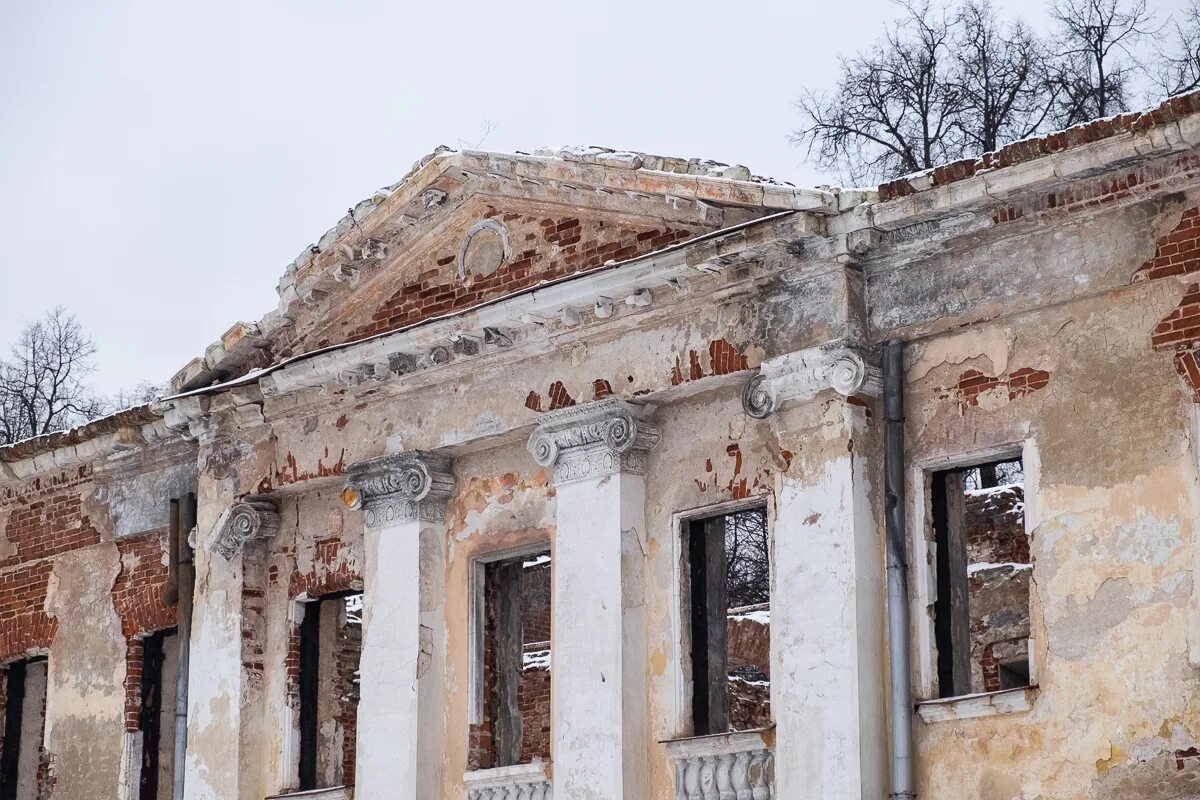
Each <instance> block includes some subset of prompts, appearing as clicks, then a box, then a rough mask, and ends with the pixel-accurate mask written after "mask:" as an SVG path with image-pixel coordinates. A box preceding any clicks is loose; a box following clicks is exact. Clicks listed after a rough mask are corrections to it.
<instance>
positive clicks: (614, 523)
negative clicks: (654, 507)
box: [529, 400, 659, 800]
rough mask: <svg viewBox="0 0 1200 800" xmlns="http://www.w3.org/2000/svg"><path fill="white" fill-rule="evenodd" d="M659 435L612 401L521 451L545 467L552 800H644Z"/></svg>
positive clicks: (573, 417) (572, 413)
mask: <svg viewBox="0 0 1200 800" xmlns="http://www.w3.org/2000/svg"><path fill="white" fill-rule="evenodd" d="M658 438H659V434H658V430H657V428H655V427H653V426H652V425H650V424H649V423H648V422H647V421H646V420H645V419H644V418H643V416H642V415H641V413H640V409H639V408H638V407H636V406H632V405H629V404H627V403H623V402H621V401H617V400H604V401H600V402H597V403H591V404H588V405H586V406H574V407H571V408H565V409H562V410H560V411H555V412H551V413H549V414H546V415H545V416H544V417H542V420H541V423H540V425H539V426H538V429H537V430H536V431H535V432H534V434H533V436H532V437H531V438H530V440H529V450H530V452H531V453H532V454H533V457H534V459H535V460H536V461H537V462H538V463H539V464H541V465H542V466H553V467H554V482H555V486H556V497H557V499H556V506H557V509H558V511H557V530H556V532H555V537H554V569H553V582H554V589H553V602H554V605H553V615H552V619H553V630H552V637H553V644H554V653H553V662H552V667H551V668H552V670H553V672H552V675H553V680H552V682H551V709H552V719H551V736H552V745H551V748H552V758H553V771H554V794H555V796H557V797H566V798H583V797H586V798H589V800H643V798H645V797H646V793H647V789H646V764H645V762H646V713H645V707H646V686H645V671H646V666H645V619H644V607H643V590H642V585H641V577H640V576H641V574H642V569H641V564H640V563H639V562H640V561H641V560H642V559H643V558H644V557H645V556H644V553H643V550H642V546H641V544H640V543H641V542H643V541H644V539H645V530H646V527H645V479H644V478H643V474H644V472H645V453H646V451H647V450H648V449H649V448H651V447H653V446H654V445H655V444H656V443H657V442H658Z"/></svg>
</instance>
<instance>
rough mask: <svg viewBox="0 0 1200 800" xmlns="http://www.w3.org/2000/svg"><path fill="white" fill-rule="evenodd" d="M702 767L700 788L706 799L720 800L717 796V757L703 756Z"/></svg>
mask: <svg viewBox="0 0 1200 800" xmlns="http://www.w3.org/2000/svg"><path fill="white" fill-rule="evenodd" d="M700 760H701V763H702V764H703V765H704V766H702V767H701V768H700V789H701V791H702V792H703V793H704V800H719V798H718V797H717V759H716V758H715V757H714V756H703V757H702V758H701V759H700Z"/></svg>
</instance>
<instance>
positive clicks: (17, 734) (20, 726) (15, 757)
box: [0, 658, 47, 800]
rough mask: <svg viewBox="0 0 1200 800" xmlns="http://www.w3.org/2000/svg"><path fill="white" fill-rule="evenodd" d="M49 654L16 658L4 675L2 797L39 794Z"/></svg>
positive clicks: (27, 798) (16, 799)
mask: <svg viewBox="0 0 1200 800" xmlns="http://www.w3.org/2000/svg"><path fill="white" fill-rule="evenodd" d="M46 667H47V662H46V659H45V658H31V659H26V660H24V661H14V662H13V663H11V664H9V665H8V668H7V669H6V675H5V679H4V740H3V743H2V744H0V800H33V798H35V797H37V786H38V771H39V769H40V767H41V760H42V758H41V756H42V729H43V725H44V722H45V715H46Z"/></svg>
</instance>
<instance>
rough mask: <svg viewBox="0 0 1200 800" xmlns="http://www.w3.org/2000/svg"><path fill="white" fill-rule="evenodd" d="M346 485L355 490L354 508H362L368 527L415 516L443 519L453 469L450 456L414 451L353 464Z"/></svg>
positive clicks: (348, 471) (436, 519)
mask: <svg viewBox="0 0 1200 800" xmlns="http://www.w3.org/2000/svg"><path fill="white" fill-rule="evenodd" d="M346 488H347V489H349V490H350V491H352V492H353V493H354V500H353V503H352V504H351V508H361V509H363V512H364V513H363V517H364V523H365V524H366V527H368V528H382V527H385V526H387V525H395V524H397V523H401V522H411V521H413V520H415V519H422V520H425V521H426V522H444V521H445V519H446V502H447V501H448V500H449V499H450V496H451V495H452V494H453V493H454V472H453V470H452V462H451V460H450V459H449V458H448V457H446V456H439V455H436V454H434V453H426V452H422V451H418V450H411V451H408V452H405V453H395V454H393V455H387V456H380V457H379V458H373V459H371V460H370V461H362V462H359V463H358V464H352V465H351V466H350V468H349V469H348V470H347V474H346Z"/></svg>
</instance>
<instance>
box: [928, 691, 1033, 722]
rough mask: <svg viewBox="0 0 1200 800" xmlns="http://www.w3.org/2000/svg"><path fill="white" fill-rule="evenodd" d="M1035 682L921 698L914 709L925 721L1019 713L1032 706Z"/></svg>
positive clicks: (945, 720)
mask: <svg viewBox="0 0 1200 800" xmlns="http://www.w3.org/2000/svg"><path fill="white" fill-rule="evenodd" d="M1037 688H1038V687H1036V686H1024V687H1022V688H1020V689H1005V690H1004V691H1000V692H983V693H981V694H964V695H962V696H961V697H946V698H943V699H941V700H924V701H922V702H920V703H918V704H917V713H918V714H919V715H920V716H921V719H922V720H923V721H925V722H949V721H951V720H963V719H978V718H980V717H998V716H1000V715H1001V714H1022V713H1025V712H1027V711H1029V710H1031V709H1032V708H1033V698H1034V696H1035V695H1036V694H1037Z"/></svg>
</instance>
